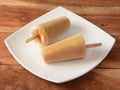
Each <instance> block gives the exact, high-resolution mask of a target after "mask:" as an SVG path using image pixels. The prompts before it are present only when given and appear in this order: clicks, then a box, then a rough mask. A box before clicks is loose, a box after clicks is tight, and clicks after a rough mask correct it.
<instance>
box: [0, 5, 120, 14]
mask: <svg viewBox="0 0 120 90" xmlns="http://www.w3.org/2000/svg"><path fill="white" fill-rule="evenodd" d="M6 4H7V3H5V4H2V3H0V6H1V7H0V8H1V9H3V8H7V9H8V10H9V8H13V9H12V10H16V9H18V10H22V11H25V10H27V9H29V10H30V12H29V13H30V14H32V13H31V11H32V12H35V11H36V10H39V11H40V10H41V11H44V12H47V11H50V10H52V9H54V8H56V7H58V6H57V5H48V4H47V5H46V4H33V3H11V4H8V5H7V6H5V5H6ZM63 7H65V8H67V9H69V10H71V11H73V12H75V13H79V14H81V15H118V14H120V12H119V11H120V7H98V6H96V7H90V6H85V7H79V6H65V5H63ZM25 8H26V9H25ZM4 11H5V10H4ZM24 15H25V14H24Z"/></svg>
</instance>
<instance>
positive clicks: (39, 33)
mask: <svg viewBox="0 0 120 90" xmlns="http://www.w3.org/2000/svg"><path fill="white" fill-rule="evenodd" d="M69 26H70V20H69V19H68V18H67V17H66V16H62V17H59V18H56V19H53V20H50V21H48V22H44V23H42V24H40V25H38V26H37V29H36V30H35V31H33V33H34V34H33V35H32V37H31V38H29V39H27V40H26V42H29V41H31V40H33V39H35V38H38V37H39V40H40V43H41V45H42V46H46V45H47V44H49V43H51V42H52V41H53V40H54V39H55V38H57V37H58V36H60V35H61V34H62V33H63V32H65V31H66V30H67V29H68V28H69Z"/></svg>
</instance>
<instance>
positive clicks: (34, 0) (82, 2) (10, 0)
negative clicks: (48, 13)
mask: <svg viewBox="0 0 120 90" xmlns="http://www.w3.org/2000/svg"><path fill="white" fill-rule="evenodd" d="M0 4H5V5H9V4H10V5H13V4H16V5H17V6H18V5H26V4H36V5H37V4H45V5H51V6H53V5H55V6H60V5H61V6H63V5H66V6H100V7H101V6H102V7H104V6H106V7H110V6H112V7H113V6H120V2H119V0H114V1H113V0H112V1H109V0H102V1H101V0H77V1H76V0H69V2H67V3H66V0H59V1H58V0H27V1H26V0H2V1H1V3H0Z"/></svg>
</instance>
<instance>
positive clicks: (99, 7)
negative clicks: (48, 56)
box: [0, 0, 120, 90]
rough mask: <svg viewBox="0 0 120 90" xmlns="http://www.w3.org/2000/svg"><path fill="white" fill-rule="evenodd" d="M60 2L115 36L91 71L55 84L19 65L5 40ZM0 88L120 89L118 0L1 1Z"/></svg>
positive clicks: (31, 89)
mask: <svg viewBox="0 0 120 90" xmlns="http://www.w3.org/2000/svg"><path fill="white" fill-rule="evenodd" d="M66 2H67V3H66ZM60 5H61V6H64V7H65V8H68V9H70V10H71V11H73V12H75V13H77V14H78V15H80V16H82V17H84V18H86V19H88V20H89V21H91V22H93V23H94V24H96V25H97V26H99V27H100V28H102V29H104V30H105V31H106V32H108V33H109V34H111V35H112V36H113V37H115V38H116V43H115V46H114V47H113V49H112V51H111V52H110V54H109V55H108V56H107V57H106V58H105V60H104V61H103V62H102V63H101V64H100V65H99V66H97V67H96V68H95V69H94V70H92V71H91V72H89V73H87V74H86V75H84V76H82V77H80V78H77V79H75V80H73V81H70V82H67V83H63V84H54V83H51V82H48V81H46V80H43V79H41V78H38V77H36V76H34V75H33V74H31V73H30V72H28V71H27V70H25V69H24V68H23V67H22V66H21V65H19V64H18V62H16V60H15V59H14V58H13V57H12V56H11V54H10V53H9V51H8V49H7V48H6V46H5V44H4V39H5V38H6V37H8V36H9V35H10V34H12V33H13V32H15V31H16V30H17V29H19V28H20V27H22V26H24V25H25V24H27V23H29V22H30V21H32V20H34V19H35V18H37V17H39V16H41V15H43V14H44V13H46V12H48V11H50V10H52V9H54V8H56V7H57V6H60ZM0 90H120V0H69V1H66V0H0Z"/></svg>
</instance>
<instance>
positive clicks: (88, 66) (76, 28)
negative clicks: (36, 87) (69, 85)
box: [5, 7, 115, 83]
mask: <svg viewBox="0 0 120 90" xmlns="http://www.w3.org/2000/svg"><path fill="white" fill-rule="evenodd" d="M60 16H67V17H68V18H69V19H70V20H71V27H70V29H69V30H68V31H67V32H65V33H64V34H63V35H62V36H61V37H59V38H57V39H56V40H55V41H54V42H56V41H58V40H62V39H64V38H67V37H69V36H72V35H74V34H76V33H80V34H81V35H83V37H84V39H85V41H86V43H94V42H102V44H103V45H102V46H101V47H97V48H91V49H87V58H85V59H79V60H73V61H66V62H60V63H54V64H45V63H44V61H43V59H42V57H41V49H40V48H39V47H38V46H36V44H35V43H34V42H30V43H28V44H26V43H25V40H26V39H27V38H28V37H29V36H30V28H31V27H32V26H33V25H37V24H40V23H42V22H45V21H48V20H50V19H54V18H57V17H60ZM114 43H115V39H114V38H113V37H111V36H110V35H109V34H107V33H106V32H104V31H103V30H102V29H100V28H99V27H97V26H96V25H94V24H92V23H91V22H89V21H87V20H86V19H84V18H82V17H80V16H78V15H76V14H74V13H72V12H71V11H69V10H67V9H65V8H63V7H57V8H55V9H54V10H52V11H50V12H48V13H46V14H45V15H43V16H40V17H39V18H37V19H35V20H34V21H32V22H30V23H29V24H27V25H25V26H24V27H22V28H21V29H19V30H18V31H16V32H15V33H13V34H12V35H10V36H9V37H8V38H6V39H5V44H6V46H7V48H8V49H9V51H10V52H11V54H12V55H13V56H14V58H15V59H16V60H17V61H18V62H19V63H20V64H21V65H22V66H23V67H24V68H26V69H27V70H28V71H30V72H31V73H33V74H35V75H36V76H38V77H41V78H43V79H46V80H48V81H51V82H54V83H63V82H67V81H70V80H73V79H75V78H77V77H80V76H82V75H84V74H86V73H87V72H89V71H90V70H92V69H93V68H94V67H95V66H97V65H98V64H99V63H100V62H101V61H103V59H104V58H105V57H106V56H107V55H108V53H109V52H110V50H111V49H112V47H113V45H114Z"/></svg>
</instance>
